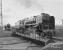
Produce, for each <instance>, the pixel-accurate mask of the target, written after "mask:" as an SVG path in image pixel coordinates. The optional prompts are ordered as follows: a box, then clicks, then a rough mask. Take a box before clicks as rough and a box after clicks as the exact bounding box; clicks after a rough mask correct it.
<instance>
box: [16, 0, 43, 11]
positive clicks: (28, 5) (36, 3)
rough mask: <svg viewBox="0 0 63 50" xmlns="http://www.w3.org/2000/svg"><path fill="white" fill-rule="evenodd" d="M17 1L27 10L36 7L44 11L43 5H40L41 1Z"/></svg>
mask: <svg viewBox="0 0 63 50" xmlns="http://www.w3.org/2000/svg"><path fill="white" fill-rule="evenodd" d="M16 1H17V2H18V3H20V5H21V6H24V7H25V8H31V7H35V8H37V9H40V10H42V9H43V7H42V5H41V4H40V3H39V1H40V0H16Z"/></svg>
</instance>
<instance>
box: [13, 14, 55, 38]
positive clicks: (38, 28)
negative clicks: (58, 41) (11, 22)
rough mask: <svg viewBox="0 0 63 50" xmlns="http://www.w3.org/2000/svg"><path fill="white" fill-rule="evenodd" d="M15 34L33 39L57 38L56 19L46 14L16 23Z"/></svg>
mask: <svg viewBox="0 0 63 50" xmlns="http://www.w3.org/2000/svg"><path fill="white" fill-rule="evenodd" d="M13 34H17V35H21V36H25V37H28V38H32V39H41V38H48V39H51V38H52V37H53V36H55V18H54V16H50V15H49V14H46V13H41V14H40V15H37V16H33V17H32V18H30V19H29V18H26V19H23V20H20V21H18V22H16V28H15V29H14V30H13Z"/></svg>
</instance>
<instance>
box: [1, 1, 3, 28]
mask: <svg viewBox="0 0 63 50" xmlns="http://www.w3.org/2000/svg"><path fill="white" fill-rule="evenodd" d="M1 27H2V29H3V16H2V0H1Z"/></svg>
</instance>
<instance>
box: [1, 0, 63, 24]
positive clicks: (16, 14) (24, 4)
mask: <svg viewBox="0 0 63 50" xmlns="http://www.w3.org/2000/svg"><path fill="white" fill-rule="evenodd" d="M2 3H3V23H4V24H7V23H10V24H12V25H14V23H15V22H16V21H18V20H20V19H22V18H25V17H31V16H33V15H39V14H40V13H41V12H46V13H48V14H50V15H53V16H55V24H56V25H58V24H61V23H62V19H63V0H2Z"/></svg>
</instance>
